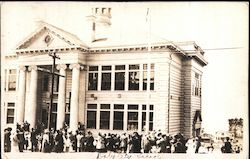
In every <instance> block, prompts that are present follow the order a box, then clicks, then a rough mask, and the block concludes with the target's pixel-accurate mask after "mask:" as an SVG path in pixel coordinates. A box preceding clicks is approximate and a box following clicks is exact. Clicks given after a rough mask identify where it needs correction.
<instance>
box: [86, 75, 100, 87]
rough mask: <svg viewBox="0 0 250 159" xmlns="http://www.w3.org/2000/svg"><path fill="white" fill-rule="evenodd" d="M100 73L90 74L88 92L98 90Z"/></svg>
mask: <svg viewBox="0 0 250 159" xmlns="http://www.w3.org/2000/svg"><path fill="white" fill-rule="evenodd" d="M97 86H98V73H89V83H88V90H97Z"/></svg>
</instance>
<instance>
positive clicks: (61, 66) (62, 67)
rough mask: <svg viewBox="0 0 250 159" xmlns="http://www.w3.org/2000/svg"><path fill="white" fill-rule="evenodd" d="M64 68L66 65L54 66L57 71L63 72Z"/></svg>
mask: <svg viewBox="0 0 250 159" xmlns="http://www.w3.org/2000/svg"><path fill="white" fill-rule="evenodd" d="M66 68H67V65H66V64H60V65H57V66H56V69H57V70H60V69H63V70H65V69H66Z"/></svg>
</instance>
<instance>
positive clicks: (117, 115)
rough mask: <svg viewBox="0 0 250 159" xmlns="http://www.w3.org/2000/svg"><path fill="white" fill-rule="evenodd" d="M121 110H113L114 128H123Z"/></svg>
mask: <svg viewBox="0 0 250 159" xmlns="http://www.w3.org/2000/svg"><path fill="white" fill-rule="evenodd" d="M123 114H124V113H123V112H117V111H115V112H114V125H113V129H114V130H123Z"/></svg>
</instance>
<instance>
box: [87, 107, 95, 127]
mask: <svg viewBox="0 0 250 159" xmlns="http://www.w3.org/2000/svg"><path fill="white" fill-rule="evenodd" d="M87 109H88V110H87V128H91V129H95V128H96V109H97V105H96V104H88V105H87Z"/></svg>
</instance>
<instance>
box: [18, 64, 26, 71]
mask: <svg viewBox="0 0 250 159" xmlns="http://www.w3.org/2000/svg"><path fill="white" fill-rule="evenodd" d="M18 68H19V70H21V71H26V70H27V68H26V66H22V65H21V66H18Z"/></svg>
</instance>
